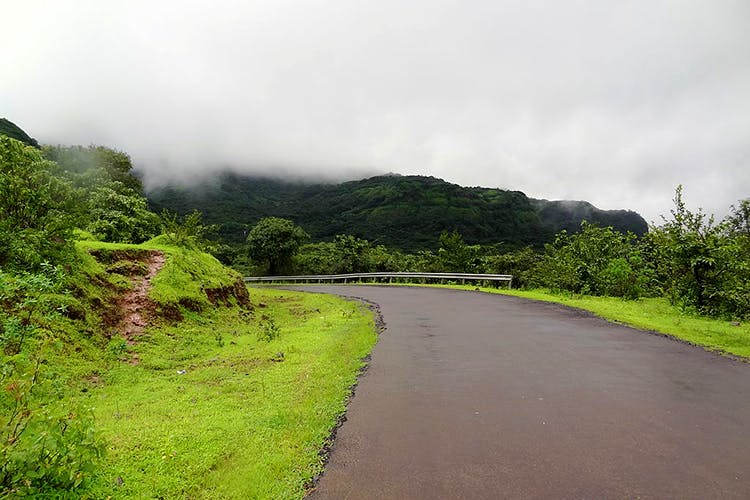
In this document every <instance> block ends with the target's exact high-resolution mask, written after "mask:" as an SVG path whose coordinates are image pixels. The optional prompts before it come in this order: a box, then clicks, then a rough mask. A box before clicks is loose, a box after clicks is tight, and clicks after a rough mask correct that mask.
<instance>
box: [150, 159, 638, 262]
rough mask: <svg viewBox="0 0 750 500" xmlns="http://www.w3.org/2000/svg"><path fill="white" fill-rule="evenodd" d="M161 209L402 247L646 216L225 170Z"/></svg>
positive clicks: (429, 182) (502, 195)
mask: <svg viewBox="0 0 750 500" xmlns="http://www.w3.org/2000/svg"><path fill="white" fill-rule="evenodd" d="M147 196H148V199H149V203H150V204H151V206H152V208H153V209H154V210H157V211H160V210H162V209H164V208H166V209H170V210H174V211H176V212H179V213H186V212H189V211H191V210H193V209H197V210H200V211H201V212H203V214H204V219H205V221H206V222H208V223H212V224H220V225H221V230H220V234H221V236H222V237H224V238H225V239H227V240H228V241H234V242H240V241H242V240H243V239H244V236H245V234H246V231H247V229H248V227H251V226H252V225H254V224H255V223H256V222H257V221H258V220H259V219H261V218H263V217H268V216H276V217H284V218H288V219H291V220H293V221H295V222H296V223H297V224H299V225H301V226H302V227H303V228H304V229H305V230H306V231H307V232H308V233H310V235H311V236H312V238H313V240H314V241H320V240H327V239H331V238H332V237H333V236H335V235H337V234H342V233H346V234H352V235H355V236H358V237H360V238H365V239H367V240H370V241H371V242H374V243H377V244H384V245H387V246H389V247H393V248H400V249H403V250H409V251H414V250H420V249H427V248H435V247H436V246H437V244H438V237H439V235H440V233H441V232H442V231H446V230H447V231H452V230H454V229H455V230H457V231H459V232H460V233H461V234H462V235H463V237H464V239H465V240H466V241H467V242H468V243H470V244H495V243H503V244H504V245H505V246H506V247H507V248H517V247H520V246H525V245H534V246H537V247H539V246H541V245H543V244H544V243H545V242H548V241H550V240H551V238H552V236H553V235H554V234H555V233H556V232H557V231H559V230H560V229H568V230H569V231H576V230H577V229H578V228H579V226H580V223H581V220H583V219H586V220H588V221H590V222H596V223H598V224H600V225H605V226H610V225H611V226H613V227H614V228H615V229H617V230H620V231H632V232H634V233H636V234H643V233H645V232H646V231H647V229H648V226H647V224H646V221H645V220H644V219H643V218H642V217H641V216H640V215H638V214H637V213H635V212H632V211H627V210H611V211H606V210H600V209H598V208H596V207H594V206H593V205H591V204H590V203H587V202H583V201H573V202H571V201H564V202H560V201H547V200H535V199H531V198H528V197H527V196H526V195H525V194H524V193H522V192H520V191H506V190H502V189H490V188H483V187H463V186H459V185H456V184H451V183H449V182H445V181H443V180H441V179H437V178H434V177H423V176H399V175H385V176H378V177H372V178H369V179H363V180H358V181H351V182H344V183H340V184H305V183H299V182H290V181H282V180H277V179H269V178H262V177H253V176H244V175H239V174H230V173H225V174H222V175H220V176H218V177H217V178H215V179H213V181H212V182H211V183H208V184H201V185H196V186H192V187H191V186H188V187H180V186H169V187H163V188H159V189H156V190H153V191H152V192H150V193H148V194H147Z"/></svg>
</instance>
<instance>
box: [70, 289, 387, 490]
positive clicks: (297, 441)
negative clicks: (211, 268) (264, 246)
mask: <svg viewBox="0 0 750 500" xmlns="http://www.w3.org/2000/svg"><path fill="white" fill-rule="evenodd" d="M251 297H252V302H253V304H254V305H255V306H256V309H255V311H254V312H253V313H249V312H247V311H242V310H239V309H238V308H216V309H210V310H207V311H204V312H202V313H200V314H198V313H192V312H190V311H187V312H186V313H185V318H184V320H183V321H182V322H180V323H178V324H176V325H174V326H161V327H154V328H147V329H146V331H145V332H144V334H143V335H142V336H141V338H140V339H139V342H138V343H137V344H135V345H132V346H124V345H119V346H115V348H113V349H109V350H108V352H107V354H106V356H107V357H109V358H110V359H109V362H108V363H103V364H106V365H108V366H109V367H110V368H109V369H107V370H102V371H101V372H100V373H95V374H92V375H91V376H90V377H88V379H86V380H85V381H84V383H83V386H82V387H81V388H80V389H79V391H78V392H77V394H76V395H75V396H74V397H73V399H74V400H76V402H77V403H80V404H82V405H85V406H88V407H91V408H93V413H94V416H95V418H96V426H97V430H98V432H99V433H100V434H101V436H102V437H103V438H104V439H105V441H106V442H107V454H106V456H105V458H104V461H103V463H102V464H101V466H100V467H99V472H98V473H97V474H96V475H95V477H94V479H93V484H92V489H91V490H90V495H91V497H92V498H107V497H112V498H301V497H302V496H303V495H304V492H305V485H306V484H307V483H309V481H310V480H311V478H313V477H314V476H315V475H317V474H319V473H320V472H321V470H322V457H321V456H320V455H319V453H320V450H321V449H322V448H323V447H324V445H325V444H326V440H327V439H328V438H329V436H330V431H331V429H332V428H333V427H334V425H335V424H336V421H337V419H338V418H339V417H340V415H341V414H342V413H343V412H344V410H345V406H346V402H347V398H348V394H349V391H350V388H351V387H352V386H353V385H354V384H355V382H356V377H357V375H358V373H359V370H360V369H361V367H362V366H363V361H362V359H363V358H364V357H365V356H366V355H367V354H368V353H369V352H370V350H371V349H372V346H373V345H374V343H375V340H376V334H375V328H374V323H373V317H372V313H370V312H369V311H366V310H364V308H363V306H362V305H360V304H357V303H353V302H347V301H344V300H343V299H340V298H336V297H333V296H326V295H317V294H302V293H295V292H288V291H283V292H282V291H276V290H258V289H253V290H252V291H251ZM259 304H263V306H259ZM269 332H270V333H269ZM264 335H265V336H266V337H267V338H269V337H274V335H275V336H276V337H275V338H272V339H270V340H268V341H266V340H262V339H260V338H259V337H263V336H264ZM126 350H127V351H128V352H127V353H126V352H124V351H126ZM132 352H137V354H138V358H139V360H140V362H139V363H138V364H137V365H131V364H129V363H127V362H125V361H120V360H118V357H119V359H121V360H124V359H126V358H127V357H128V356H123V355H124V354H127V355H129V354H131V353H132Z"/></svg>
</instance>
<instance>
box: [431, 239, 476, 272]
mask: <svg viewBox="0 0 750 500" xmlns="http://www.w3.org/2000/svg"><path fill="white" fill-rule="evenodd" d="M438 241H439V242H440V248H439V249H438V254H437V259H438V265H439V266H440V269H441V271H444V272H449V273H474V272H477V271H478V270H479V268H480V266H481V262H480V258H479V253H480V248H479V246H478V245H467V244H466V243H465V242H464V239H463V236H461V234H460V233H459V232H458V231H453V232H451V233H449V232H447V231H444V232H443V233H442V234H441V235H440V238H439V240H438Z"/></svg>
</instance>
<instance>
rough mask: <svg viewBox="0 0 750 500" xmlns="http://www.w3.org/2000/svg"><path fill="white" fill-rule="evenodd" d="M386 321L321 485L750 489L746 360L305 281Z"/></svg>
mask: <svg viewBox="0 0 750 500" xmlns="http://www.w3.org/2000/svg"><path fill="white" fill-rule="evenodd" d="M300 289H304V290H307V291H319V292H326V293H335V294H340V295H347V296H356V297H362V298H365V299H367V300H369V301H373V302H376V303H378V304H379V305H380V306H381V311H382V315H383V318H384V320H385V322H386V326H387V327H386V330H385V331H384V332H383V333H382V334H381V337H380V340H379V342H378V344H377V345H376V347H375V349H374V351H373V353H372V361H371V363H370V366H369V369H368V370H367V371H366V373H365V374H364V375H363V376H362V378H361V379H360V382H359V385H358V387H357V389H356V393H355V396H354V398H353V399H352V401H351V404H350V406H349V409H348V412H347V421H346V422H345V423H344V424H343V426H342V427H341V428H340V429H339V431H338V435H337V437H336V441H335V443H334V446H333V450H332V453H331V457H330V461H329V463H328V466H327V468H326V472H325V474H324V475H323V477H322V478H321V480H320V482H319V483H318V486H317V488H316V490H315V491H313V493H312V495H311V498H313V499H315V500H322V499H377V498H383V499H422V498H424V499H439V498H467V499H481V498H493V499H494V498H596V499H599V498H680V499H688V498H695V499H708V498H744V499H747V498H750V364H748V363H742V362H738V361H733V360H731V359H728V358H723V357H721V356H719V355H716V354H713V353H709V352H706V351H704V350H702V349H700V348H697V347H693V346H689V345H686V344H683V343H680V342H677V341H674V340H671V339H668V338H665V337H662V336H658V335H654V334H650V333H647V332H642V331H637V330H633V329H630V328H626V327H623V326H618V325H615V324H612V323H608V322H606V321H604V320H601V319H597V318H595V317H592V316H590V315H588V314H586V313H583V312H580V311H577V310H574V309H569V308H565V307H563V306H557V305H553V304H544V303H539V302H533V301H528V300H523V299H517V298H512V297H504V296H498V295H489V294H482V293H475V292H463V291H454V290H445V289H431V288H416V287H415V288H412V287H408V288H407V287H390V288H388V287H372V286H364V287H363V286H359V287H355V286H307V287H300Z"/></svg>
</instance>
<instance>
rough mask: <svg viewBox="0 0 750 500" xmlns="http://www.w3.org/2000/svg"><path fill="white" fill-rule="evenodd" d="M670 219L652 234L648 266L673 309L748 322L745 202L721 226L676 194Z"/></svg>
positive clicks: (749, 274) (679, 192)
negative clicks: (680, 308)
mask: <svg viewBox="0 0 750 500" xmlns="http://www.w3.org/2000/svg"><path fill="white" fill-rule="evenodd" d="M673 201H674V208H673V209H672V210H671V218H670V219H667V218H665V217H663V219H664V224H663V225H661V226H660V227H654V228H652V229H651V231H650V233H649V238H648V239H649V240H650V247H651V249H650V255H649V257H650V258H649V260H650V261H651V265H652V267H653V268H654V270H655V272H656V274H657V279H658V280H659V281H660V282H662V283H663V286H664V292H665V293H666V294H667V295H668V296H669V297H670V299H671V300H672V302H673V303H676V304H679V305H681V306H683V307H685V308H688V309H693V310H696V311H697V312H700V313H702V314H707V315H711V316H730V317H737V318H743V317H748V316H750V285H749V284H748V283H750V245H749V244H748V239H747V238H748V236H747V227H748V223H747V220H748V219H747V215H748V213H750V207H749V206H748V203H747V200H745V201H742V202H740V205H739V207H733V211H732V213H731V214H730V215H729V217H727V219H725V220H724V221H723V222H721V223H720V224H716V223H714V218H713V216H709V215H707V214H705V213H704V212H703V211H702V210H701V209H698V210H697V211H695V212H692V211H690V210H689V209H688V208H687V206H686V204H685V202H684V200H683V199H682V186H678V187H677V189H676V190H675V197H674V200H673Z"/></svg>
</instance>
